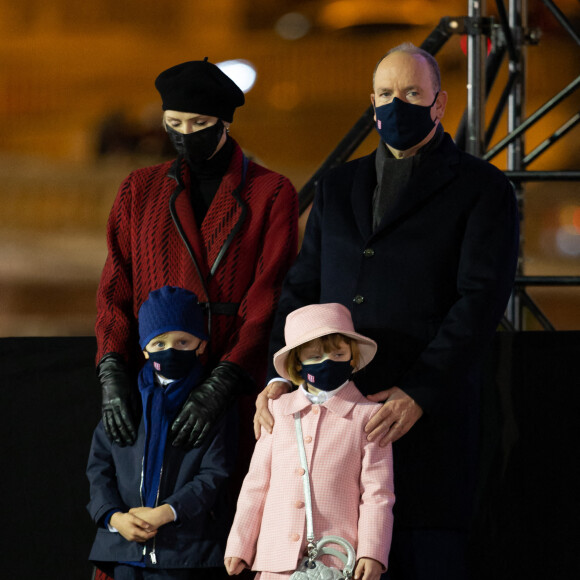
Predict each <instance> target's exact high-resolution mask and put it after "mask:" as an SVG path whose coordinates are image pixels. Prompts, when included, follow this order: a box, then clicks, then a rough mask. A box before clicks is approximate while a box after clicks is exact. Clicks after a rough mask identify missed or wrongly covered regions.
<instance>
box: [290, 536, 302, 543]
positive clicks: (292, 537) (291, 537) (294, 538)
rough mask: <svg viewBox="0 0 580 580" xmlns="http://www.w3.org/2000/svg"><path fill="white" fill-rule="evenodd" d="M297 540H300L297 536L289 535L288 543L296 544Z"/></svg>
mask: <svg viewBox="0 0 580 580" xmlns="http://www.w3.org/2000/svg"><path fill="white" fill-rule="evenodd" d="M299 539H300V535H299V534H290V541H291V542H297V541H298V540H299Z"/></svg>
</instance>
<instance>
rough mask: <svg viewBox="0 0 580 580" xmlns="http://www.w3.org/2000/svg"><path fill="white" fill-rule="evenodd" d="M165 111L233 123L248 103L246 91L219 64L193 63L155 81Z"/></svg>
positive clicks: (162, 75)
mask: <svg viewBox="0 0 580 580" xmlns="http://www.w3.org/2000/svg"><path fill="white" fill-rule="evenodd" d="M155 88H156V89H157V90H158V91H159V94H160V95H161V100H162V101H163V110H164V111H167V110H171V111H180V112H182V113H199V114H200V115H209V116H211V117H219V118H220V119H222V120H224V121H228V122H229V123H231V122H232V119H233V117H234V110H235V108H236V107H240V106H242V105H243V104H244V101H245V98H244V93H243V92H242V90H241V89H240V88H239V87H238V85H236V83H234V81H232V79H230V77H228V76H227V75H226V74H225V73H223V72H222V71H221V70H220V69H219V68H218V67H217V66H216V65H215V64H213V63H211V62H209V61H208V60H207V57H206V58H205V59H204V60H192V61H189V62H183V63H181V64H178V65H176V66H172V67H171V68H168V69H167V70H165V71H163V72H162V73H161V74H160V75H159V76H158V77H157V78H156V79H155Z"/></svg>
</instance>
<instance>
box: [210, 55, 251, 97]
mask: <svg viewBox="0 0 580 580" xmlns="http://www.w3.org/2000/svg"><path fill="white" fill-rule="evenodd" d="M217 66H218V67H219V68H220V69H221V70H222V71H223V72H224V73H225V74H227V75H228V76H229V77H230V78H231V79H232V80H233V81H234V83H236V85H238V87H240V89H242V91H244V93H247V92H249V91H250V90H252V87H253V86H254V83H255V82H256V77H257V73H256V69H255V68H254V65H253V64H252V63H251V62H249V61H247V60H244V59H241V58H239V59H234V60H224V61H223V62H218V63H217Z"/></svg>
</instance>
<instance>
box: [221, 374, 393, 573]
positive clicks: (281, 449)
mask: <svg viewBox="0 0 580 580" xmlns="http://www.w3.org/2000/svg"><path fill="white" fill-rule="evenodd" d="M269 404H270V412H271V413H272V415H273V416H274V420H275V425H274V429H273V432H272V434H268V433H267V432H266V431H265V430H263V429H262V435H261V436H260V439H259V441H258V442H257V444H256V447H255V450H254V454H253V456H252V462H251V465H250V469H249V472H248V474H247V475H246V478H245V480H244V484H243V486H242V490H241V492H240V496H239V499H238V507H237V512H236V516H235V519H234V523H233V526H232V529H231V531H230V535H229V538H228V543H227V547H226V557H238V558H241V559H243V560H244V561H245V562H246V563H247V564H248V565H249V566H250V567H251V568H252V570H259V571H268V572H284V571H292V570H295V569H296V566H297V564H298V563H299V561H300V559H301V558H302V556H303V555H304V552H305V548H306V512H305V508H304V489H303V483H302V469H301V467H300V457H299V454H298V443H297V441H296V431H295V425H294V417H293V414H294V413H295V412H297V411H300V414H301V419H302V431H303V436H304V446H305V449H306V456H307V460H308V467H309V471H310V485H311V490H312V504H313V506H312V511H313V519H314V534H315V536H316V539H317V540H318V539H320V538H321V537H322V536H326V535H338V536H342V537H343V538H346V539H347V540H348V541H349V542H350V543H351V544H352V545H353V546H354V548H355V550H356V553H357V559H358V558H362V557H367V558H373V559H375V560H378V561H379V562H381V563H382V564H383V566H384V567H385V568H386V567H387V559H388V555H389V548H390V544H391V532H392V526H393V515H392V508H393V503H394V501H395V500H394V491H393V461H392V450H391V446H390V445H388V446H387V447H384V448H381V447H379V445H378V444H377V443H374V442H373V443H371V442H368V441H367V439H366V435H365V433H364V426H365V424H366V423H367V421H368V420H369V419H370V417H371V416H372V415H373V414H374V413H375V412H376V410H377V409H378V408H379V405H378V404H375V403H370V402H369V401H368V400H367V399H365V398H364V397H363V396H362V395H361V393H360V392H359V391H358V389H357V388H356V386H355V385H354V383H353V382H349V383H348V385H347V386H345V387H344V388H343V389H341V390H340V391H339V392H338V393H337V394H335V395H334V396H333V397H331V398H330V399H329V400H328V401H326V402H325V403H323V404H321V405H313V404H312V403H310V401H309V400H308V399H307V398H306V396H305V395H304V394H303V393H302V391H300V390H298V391H295V392H293V393H289V394H287V395H283V396H282V397H280V398H279V399H278V400H276V401H270V403H269ZM325 558H326V557H325ZM333 564H334V565H339V564H340V562H339V561H338V560H336V561H335V562H333Z"/></svg>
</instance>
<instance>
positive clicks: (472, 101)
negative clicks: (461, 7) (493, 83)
mask: <svg viewBox="0 0 580 580" xmlns="http://www.w3.org/2000/svg"><path fill="white" fill-rule="evenodd" d="M485 10H486V2H485V0H470V1H469V8H468V15H469V21H468V22H469V23H470V26H469V34H468V36H467V140H466V144H465V145H466V151H467V152H468V153H471V154H472V155H475V156H477V157H481V156H482V155H483V152H484V134H485V129H484V128H485V57H486V46H487V41H486V37H485V34H484V31H483V27H482V25H481V23H482V18H483V16H484V15H485Z"/></svg>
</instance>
